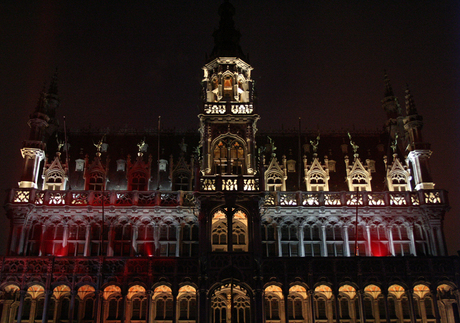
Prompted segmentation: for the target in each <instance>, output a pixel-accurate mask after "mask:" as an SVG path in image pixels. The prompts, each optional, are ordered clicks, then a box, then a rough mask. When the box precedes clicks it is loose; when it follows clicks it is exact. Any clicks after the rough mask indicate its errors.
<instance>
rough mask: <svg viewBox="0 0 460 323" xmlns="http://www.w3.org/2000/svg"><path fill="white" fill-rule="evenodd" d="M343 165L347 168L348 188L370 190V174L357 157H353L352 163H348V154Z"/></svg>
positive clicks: (351, 189)
mask: <svg viewBox="0 0 460 323" xmlns="http://www.w3.org/2000/svg"><path fill="white" fill-rule="evenodd" d="M345 165H346V169H347V182H348V190H350V191H356V190H358V191H368V192H369V191H372V186H371V180H372V176H371V170H370V169H369V167H368V166H366V167H364V166H363V164H362V163H361V160H360V159H359V158H358V157H355V160H354V162H353V165H349V160H348V156H346V157H345Z"/></svg>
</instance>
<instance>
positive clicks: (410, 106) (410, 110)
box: [406, 84, 417, 116]
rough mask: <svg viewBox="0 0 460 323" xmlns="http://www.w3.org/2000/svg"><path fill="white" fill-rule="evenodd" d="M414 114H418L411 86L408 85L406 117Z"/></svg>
mask: <svg viewBox="0 0 460 323" xmlns="http://www.w3.org/2000/svg"><path fill="white" fill-rule="evenodd" d="M414 114H417V109H416V108H415V102H414V97H413V96H412V94H411V93H410V90H409V84H406V115H408V116H410V115H414Z"/></svg>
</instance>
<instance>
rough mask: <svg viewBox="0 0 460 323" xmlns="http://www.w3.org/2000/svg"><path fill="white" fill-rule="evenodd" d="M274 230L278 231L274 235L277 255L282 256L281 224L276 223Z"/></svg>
mask: <svg viewBox="0 0 460 323" xmlns="http://www.w3.org/2000/svg"><path fill="white" fill-rule="evenodd" d="M276 230H277V231H278V232H277V233H278V234H277V235H276V238H277V239H276V240H277V241H276V242H277V243H278V257H282V256H283V249H282V247H281V238H282V236H281V226H280V225H277V226H276Z"/></svg>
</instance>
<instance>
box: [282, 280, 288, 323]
mask: <svg viewBox="0 0 460 323" xmlns="http://www.w3.org/2000/svg"><path fill="white" fill-rule="evenodd" d="M283 296H284V322H285V323H289V286H287V285H286V284H285V285H283ZM280 318H281V317H280ZM282 321H283V320H281V322H282Z"/></svg>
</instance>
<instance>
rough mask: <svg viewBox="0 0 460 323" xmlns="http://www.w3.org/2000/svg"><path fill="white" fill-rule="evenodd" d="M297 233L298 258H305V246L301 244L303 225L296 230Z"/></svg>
mask: <svg viewBox="0 0 460 323" xmlns="http://www.w3.org/2000/svg"><path fill="white" fill-rule="evenodd" d="M298 230H299V231H298V232H299V244H300V245H299V256H300V257H305V245H304V243H303V225H302V226H300V227H299V228H298Z"/></svg>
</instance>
